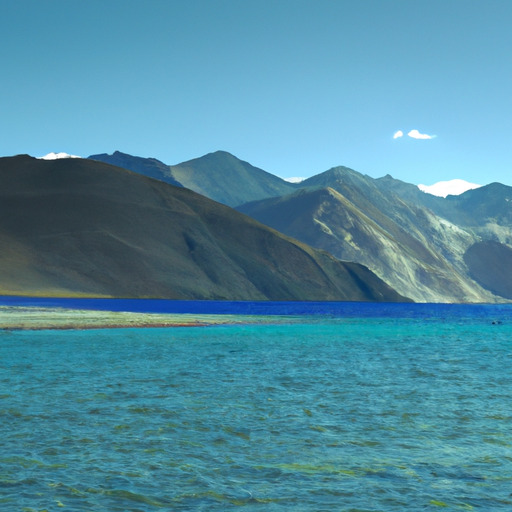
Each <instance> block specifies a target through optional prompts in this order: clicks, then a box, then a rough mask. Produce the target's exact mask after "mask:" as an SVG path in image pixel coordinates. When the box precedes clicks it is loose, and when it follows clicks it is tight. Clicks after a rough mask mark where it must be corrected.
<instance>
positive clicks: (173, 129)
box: [0, 0, 512, 185]
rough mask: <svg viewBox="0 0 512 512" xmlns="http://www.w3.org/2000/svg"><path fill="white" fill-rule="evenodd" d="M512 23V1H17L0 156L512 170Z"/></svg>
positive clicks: (418, 171)
mask: <svg viewBox="0 0 512 512" xmlns="http://www.w3.org/2000/svg"><path fill="white" fill-rule="evenodd" d="M510 27H512V0H428V1H414V0H308V1H304V0H203V1H200V0H100V1H98V0H87V1H85V0H84V1H82V0H16V1H14V0H0V41H1V47H2V57H1V60H0V62H1V66H2V69H1V79H0V98H1V100H0V101H1V110H0V114H1V117H0V119H1V121H0V122H1V129H0V155H1V156H8V155H13V154H19V153H28V154H31V155H33V156H41V155H44V154H46V153H49V152H51V151H56V152H59V151H64V152H67V153H71V154H76V155H80V156H88V155H90V154H93V153H102V152H107V153H111V152H113V151H114V150H120V151H123V152H126V153H130V154H134V155H138V156H144V157H155V158H158V159H159V160H162V161H163V162H165V163H167V164H175V163H179V162H182V161H184V160H188V159H191V158H195V157H199V156H201V155H204V154H206V153H209V152H212V151H215V150H218V149H223V150H226V151H229V152H231V153H233V154H234V155H236V156H238V157H239V158H241V159H243V160H247V161H249V162H250V163H252V164H253V165H256V166H258V167H261V168H263V169H265V170H267V171H269V172H271V173H273V174H276V175H279V176H282V177H291V176H305V177H307V176H311V175H313V174H318V173H320V172H323V171H325V170H327V169H329V168H331V167H334V166H336V165H346V166H349V167H352V168H353V169H356V170H357V171H360V172H363V173H366V174H369V175H370V176H373V177H380V176H383V175H385V174H387V173H389V174H391V175H393V176H394V177H395V178H399V179H402V180H404V181H408V182H411V183H425V184H431V183H434V182H436V181H439V180H445V179H454V178H462V179H466V180H468V181H472V182H475V183H480V184H485V183H489V182H492V181H500V182H502V183H506V184H508V185H512V56H511V52H512V30H511V28H510ZM398 130H402V131H403V132H404V136H403V137H400V138H396V139H393V134H394V133H396V132H397V131H398ZM411 130H418V131H419V132H420V133H422V134H428V135H435V136H436V137H435V138H432V139H413V138H411V137H409V136H407V133H408V132H409V131H411Z"/></svg>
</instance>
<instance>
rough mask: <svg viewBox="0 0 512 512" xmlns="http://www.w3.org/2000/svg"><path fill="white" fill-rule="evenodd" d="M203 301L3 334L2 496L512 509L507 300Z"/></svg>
mask: <svg viewBox="0 0 512 512" xmlns="http://www.w3.org/2000/svg"><path fill="white" fill-rule="evenodd" d="M2 300H3V301H4V302H3V303H4V304H5V303H6V302H7V303H8V305H13V303H12V301H13V300H15V299H5V298H4V299H2ZM19 300H21V299H19ZM9 301H10V302H9ZM0 302H2V301H1V300H0ZM136 302H137V303H138V302H143V303H144V304H145V306H144V307H147V305H148V302H146V301H132V302H131V303H132V306H133V307H135V303H136ZM156 302H159V303H160V304H159V307H164V306H163V305H162V303H161V301H156ZM163 302H169V301H163ZM25 304H26V303H25ZM103 304H105V303H103ZM173 304H174V305H173V306H172V307H185V306H186V307H188V308H192V309H193V308H194V307H197V308H203V307H207V306H208V304H206V305H205V303H192V302H186V303H184V304H181V305H180V304H179V303H173ZM229 304H231V306H229ZM36 305H41V304H36ZM44 305H48V304H47V303H46V304H44ZM54 305H56V304H54ZM58 305H62V304H58ZM209 306H210V307H211V311H210V312H212V313H216V314H219V311H218V309H217V310H215V309H216V308H221V309H222V308H224V309H225V310H226V311H225V312H226V313H230V314H232V313H233V312H239V313H241V311H239V310H238V309H237V308H239V307H240V308H242V309H244V308H245V311H243V314H262V315H264V314H269V308H270V309H271V310H272V311H271V313H270V314H281V315H285V316H286V315H298V316H289V318H288V319H286V321H284V322H283V321H282V322H280V323H278V324H275V323H274V324H270V325H267V324H265V317H264V316H262V323H261V324H256V325H233V326H229V325H222V326H211V327H200V328H146V329H114V330H101V329H99V330H92V331H37V332H29V331H12V332H8V331H0V439H1V440H2V441H1V444H0V510H6V511H11V510H26V511H41V510H48V511H57V510H65V511H92V510H94V511H105V512H107V511H109V512H110V511H153V510H191V511H225V510H235V509H243V510H249V511H252V510H258V511H260V510H261V511H283V510H291V511H329V512H330V511H337V510H340V511H404V510H406V511H424V510H425V511H429V510H482V511H486V512H488V511H500V510H503V511H510V510H512V495H511V493H512V490H511V489H512V427H511V425H512V397H511V391H512V372H511V371H510V368H511V366H512V308H511V306H509V305H499V306H448V305H443V306H442V305H424V304H384V305H382V304H381V305H379V304H356V303H345V304H343V303H341V304H337V303H327V304H326V303H272V304H269V303H242V305H240V303H219V304H218V305H215V304H209ZM66 307H70V306H69V304H66ZM74 307H83V306H74ZM110 307H112V308H113V306H112V304H111V305H110ZM120 307H121V306H120ZM123 307H124V310H126V308H127V306H126V305H125V306H123ZM136 307H143V306H142V305H140V304H139V305H137V306H136ZM165 307H167V308H171V305H170V304H167V306H165ZM107 309H108V308H107ZM247 309H250V311H248V310H247ZM132 310H133V309H132ZM234 310H236V311H234ZM257 311H260V313H258V312H257ZM298 311H300V314H299V313H298ZM158 312H162V310H160V311H158ZM169 312H194V311H169ZM202 312H203V313H204V312H205V311H202Z"/></svg>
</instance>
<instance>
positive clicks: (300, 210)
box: [238, 167, 512, 302]
mask: <svg viewBox="0 0 512 512" xmlns="http://www.w3.org/2000/svg"><path fill="white" fill-rule="evenodd" d="M301 185H302V186H304V187H305V188H304V189H302V190H300V191H298V192H296V193H294V194H291V195H287V196H283V197H281V198H274V199H266V200H262V201H258V202H251V203H248V204H246V205H242V206H240V207H239V208H238V209H239V210H240V211H242V212H244V213H246V214H247V215H250V216H252V217H254V218H255V219H257V220H259V221H261V222H263V223H265V224H267V225H268V226H271V227H273V228H275V229H277V230H279V231H281V232H283V233H285V234H288V235H289V236H293V237H296V238H297V239H299V240H302V241H304V242H305V243H308V244H310V245H312V246H313V247H318V248H321V249H324V250H327V251H329V252H331V253H332V254H334V255H335V256H336V257H338V258H340V259H343V260H349V261H357V262H359V263H362V264H364V265H366V266H368V267H369V268H370V269H372V270H373V271H374V272H375V273H376V274H377V275H379V276H380V277H381V278H383V279H384V280H385V281H386V282H388V283H390V284H391V286H393V287H394V288H395V289H396V290H398V291H399V292H400V293H402V294H404V295H406V296H409V297H412V298H413V299H414V300H417V301H432V302H493V301H496V300H502V299H500V298H498V297H496V295H495V293H496V289H495V288H489V287H488V286H487V285H486V283H485V281H483V280H481V279H479V280H477V279H476V278H475V277H474V276H475V272H474V268H473V269H472V270H470V269H469V268H468V264H467V261H466V259H465V254H466V251H467V250H468V249H469V248H470V247H472V246H473V245H474V244H476V243H478V242H479V241H480V240H481V237H480V234H479V231H478V229H474V228H473V227H471V226H470V225H471V222H473V224H474V223H475V222H476V220H477V219H476V218H474V217H473V218H471V214H474V215H475V216H476V217H477V218H478V219H479V222H481V223H482V219H485V217H486V215H487V216H488V217H489V213H490V212H484V205H487V206H486V208H489V209H492V208H491V206H490V205H491V204H492V203H496V201H497V198H498V194H497V191H493V192H492V194H491V195H492V197H493V200H492V201H491V200H490V198H488V199H487V200H484V201H483V203H482V204H481V205H478V198H481V197H483V195H484V194H485V191H486V190H488V187H482V188H481V189H477V190H472V191H468V192H466V193H465V194H462V195H461V196H456V197H453V196H451V197H449V198H447V199H443V198H439V197H435V196H431V195H429V194H425V193H423V192H421V191H420V190H419V189H418V188H417V187H416V186H414V185H410V184H406V183H404V182H400V181H399V180H394V179H393V178H392V177H391V176H387V177H385V178H381V179H378V180H375V179H373V178H370V177H369V176H365V175H362V174H360V173H358V172H356V171H354V170H352V169H348V168H346V167H336V168H333V169H331V170H329V171H326V172H325V173H322V174H319V175H317V176H314V177H312V178H310V179H308V180H305V181H304V182H303V183H302V184H301ZM507 188H508V187H507ZM501 192H502V193H503V190H501ZM505 196H506V194H505V195H504V196H503V201H505V199H506V197H505ZM507 197H508V196H507ZM503 201H502V202H499V201H498V203H499V204H500V205H501V206H500V207H499V208H498V210H499V212H501V214H502V219H501V220H500V222H501V224H500V226H502V227H503V226H505V227H503V230H504V231H503V232H504V233H508V234H510V233H511V229H510V226H512V224H511V223H510V222H509V221H508V220H506V219H505V216H506V212H509V213H510V208H509V209H508V210H506V208H503ZM468 204H471V205H472V206H471V207H468ZM439 212H444V213H446V214H447V216H444V217H443V216H441V215H439ZM470 212H471V214H470ZM493 213H495V214H496V213H497V212H493ZM448 214H449V215H448ZM448 217H449V218H448ZM450 219H452V220H450ZM464 219H465V222H463V220H464ZM507 222H508V224H507ZM484 223H485V222H484ZM486 225H487V226H488V222H487V224H486ZM506 226H508V227H506ZM479 229H480V232H482V230H483V228H482V227H480V228H479ZM497 229H498V228H496V230H497ZM501 241H502V242H504V240H501ZM499 295H500V296H501V297H505V298H507V296H504V295H502V294H499Z"/></svg>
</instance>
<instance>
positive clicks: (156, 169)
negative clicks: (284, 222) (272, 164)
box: [89, 151, 296, 206]
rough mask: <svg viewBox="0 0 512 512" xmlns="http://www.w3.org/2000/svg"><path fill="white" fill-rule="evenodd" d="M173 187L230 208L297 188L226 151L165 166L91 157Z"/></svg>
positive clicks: (124, 158) (119, 157) (117, 154)
mask: <svg viewBox="0 0 512 512" xmlns="http://www.w3.org/2000/svg"><path fill="white" fill-rule="evenodd" d="M89 158H90V159H93V160H99V161H102V162H106V163H109V164H112V165H117V166H119V167H123V168H125V169H129V170H131V171H134V172H138V173H140V174H144V175H146V176H150V177H152V178H156V179H159V180H162V181H165V182H167V183H171V184H173V185H181V186H183V187H185V188H188V189H190V190H193V191H194V192H198V193H199V194H202V195H204V196H206V197H209V198H210V199H213V200H215V201H218V202H219V203H223V204H226V205H228V206H237V205H240V204H243V203H246V202H248V201H254V200H257V199H263V198H266V197H274V196H279V195H283V194H287V193H289V192H292V191H294V190H296V186H295V185H294V184H292V183H289V182H287V181H285V180H283V179H281V178H278V177H277V176H274V175H273V174H270V173H268V172H266V171H263V170H262V169H258V168H257V167H254V166H252V165H251V164H249V163H247V162H244V161H242V160H239V159H238V158H236V157H235V156H233V155H231V154H230V153H227V152H226V151H216V152H215V153H210V154H208V155H205V156H202V157H200V158H195V159H193V160H189V161H187V162H183V163H181V164H178V165H171V166H168V165H165V164H163V163H162V162H159V161H158V160H155V159H153V158H150V159H147V158H141V157H134V156H131V155H127V154H124V153H120V152H119V151H116V152H115V153H113V154H112V155H107V154H101V155H91V156H90V157H89Z"/></svg>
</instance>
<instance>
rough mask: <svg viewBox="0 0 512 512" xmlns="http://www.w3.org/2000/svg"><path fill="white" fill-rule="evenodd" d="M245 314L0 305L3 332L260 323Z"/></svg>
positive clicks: (0, 321)
mask: <svg viewBox="0 0 512 512" xmlns="http://www.w3.org/2000/svg"><path fill="white" fill-rule="evenodd" d="M258 320H259V321H261V319H257V318H255V317H249V316H243V315H195V314H193V315H192V314H155V313H127V312H118V311H89V310H81V309H65V308H41V307H20V306H0V330H2V329H3V330H42V329H107V328H112V329H114V328H126V327H201V326H207V325H222V324H240V323H257V322H258Z"/></svg>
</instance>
